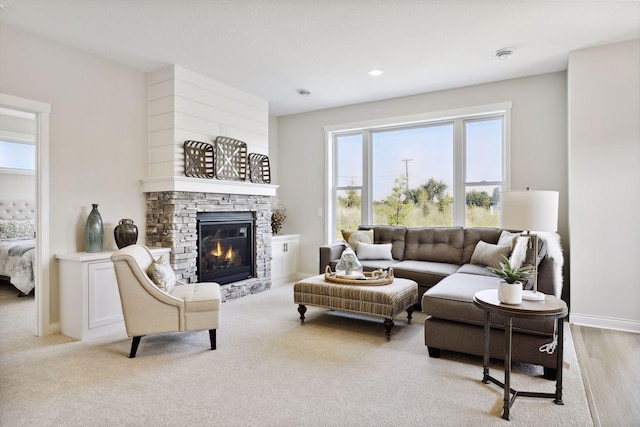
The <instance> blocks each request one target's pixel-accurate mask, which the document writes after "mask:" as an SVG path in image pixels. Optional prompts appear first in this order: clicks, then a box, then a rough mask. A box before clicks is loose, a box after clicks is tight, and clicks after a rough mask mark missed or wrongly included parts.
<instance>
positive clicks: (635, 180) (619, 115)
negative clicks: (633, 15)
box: [568, 40, 640, 332]
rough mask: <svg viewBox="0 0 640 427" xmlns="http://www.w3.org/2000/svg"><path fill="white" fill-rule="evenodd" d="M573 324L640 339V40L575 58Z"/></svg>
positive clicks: (571, 188)
mask: <svg viewBox="0 0 640 427" xmlns="http://www.w3.org/2000/svg"><path fill="white" fill-rule="evenodd" d="M568 87H569V135H570V139H569V153H570V154H569V191H570V206H569V208H570V216H569V220H570V225H571V227H570V234H571V247H572V248H573V250H572V262H571V277H572V279H573V283H575V286H574V287H573V288H572V292H571V295H572V297H571V301H572V304H571V316H570V318H571V321H572V322H574V323H577V324H584V325H591V326H599V327H607V328H614V329H626V330H632V331H636V332H640V278H639V277H638V272H637V268H636V266H637V264H638V261H639V260H640V244H639V241H638V240H639V239H640V217H639V215H638V213H639V212H640V40H632V41H628V42H624V43H617V44H612V45H608V46H601V47H595V48H590V49H583V50H579V51H576V52H572V53H571V55H570V57H569V70H568Z"/></svg>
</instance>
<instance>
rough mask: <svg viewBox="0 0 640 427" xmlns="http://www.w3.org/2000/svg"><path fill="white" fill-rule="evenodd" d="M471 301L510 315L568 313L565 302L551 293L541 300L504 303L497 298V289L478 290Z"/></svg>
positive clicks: (551, 315) (559, 314)
mask: <svg viewBox="0 0 640 427" xmlns="http://www.w3.org/2000/svg"><path fill="white" fill-rule="evenodd" d="M473 303H474V304H475V305H476V306H478V307H480V308H481V309H483V310H485V311H489V312H491V313H500V314H503V315H506V316H511V317H538V316H541V317H551V318H558V317H564V316H566V315H567V313H568V308H567V303H565V302H564V301H563V300H561V299H560V298H556V297H554V296H553V295H546V294H545V298H544V300H542V301H529V300H522V303H520V304H505V303H501V302H500V300H498V290H497V289H486V290H483V291H478V292H476V294H475V295H474V296H473Z"/></svg>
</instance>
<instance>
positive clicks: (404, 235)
mask: <svg viewBox="0 0 640 427" xmlns="http://www.w3.org/2000/svg"><path fill="white" fill-rule="evenodd" d="M371 233H372V234H371ZM365 234H366V235H368V237H367V236H366V235H365ZM346 235H347V236H349V235H350V234H349V233H347V234H346ZM354 236H358V237H357V238H356V239H354V238H353V237H354ZM518 237H519V232H518V231H517V230H502V229H499V228H463V227H425V228H412V227H402V226H365V225H361V226H360V227H359V228H358V230H357V231H354V232H353V235H351V237H350V239H349V240H351V242H350V243H351V244H353V246H354V247H355V248H356V253H357V254H358V252H360V253H359V254H358V258H359V260H360V262H361V263H362V265H363V268H364V270H365V271H372V270H376V269H379V268H383V269H387V268H389V267H393V271H394V276H395V277H401V278H406V279H411V280H414V281H415V282H417V283H418V290H419V297H420V299H421V303H422V311H423V312H425V313H426V314H427V318H426V320H425V328H424V335H425V345H426V346H427V347H428V351H429V355H430V356H431V357H440V353H441V350H449V351H455V352H461V353H467V354H474V355H478V356H480V355H482V354H483V348H484V347H483V319H484V317H483V316H484V312H483V311H482V310H481V309H479V308H477V307H476V306H474V304H473V295H474V294H475V293H476V292H477V291H479V290H483V289H495V288H497V284H498V281H499V280H498V278H497V277H496V276H495V275H493V274H492V273H490V272H489V271H488V270H487V268H486V266H487V264H486V263H487V262H489V263H495V262H496V259H499V258H497V257H498V255H499V254H505V253H506V254H507V256H513V255H514V254H511V252H512V250H513V248H514V245H515V243H516V242H517V239H518ZM541 237H543V238H542V239H541V242H540V243H541V244H540V245H539V248H540V249H539V251H538V256H539V257H538V261H539V265H538V290H539V291H541V292H544V293H546V294H550V295H555V296H558V297H559V296H560V294H561V290H562V275H561V274H560V271H561V268H562V262H563V260H562V250H561V248H560V242H559V238H558V237H557V235H556V234H555V233H551V234H550V233H545V234H544V235H542V236H541ZM367 238H369V239H371V242H370V243H369V244H367V242H366V240H367ZM479 242H482V243H479ZM505 242H508V243H505ZM498 243H500V245H498ZM347 245H348V243H347V242H337V243H334V244H330V245H325V246H321V247H320V264H319V271H320V273H323V272H324V270H325V268H326V266H327V265H329V266H331V268H332V270H335V266H336V263H337V262H338V261H339V259H340V255H341V254H342V251H343V250H344V249H345V248H346V247H347ZM504 246H509V247H508V248H505V247H504ZM476 247H478V249H477V250H476ZM358 248H360V249H362V250H361V251H358V250H357V249H358ZM365 249H366V250H365ZM526 251H527V252H526V260H525V261H524V262H525V263H533V262H534V259H535V257H534V254H533V251H532V250H531V249H526ZM487 253H489V256H487ZM361 255H362V256H361ZM531 286H532V280H530V281H529V283H527V285H526V287H528V288H530V287H531ZM554 323H555V322H554V321H553V320H548V321H538V320H529V319H514V328H513V341H512V342H513V345H512V347H513V355H512V360H513V361H516V362H523V363H531V364H536V365H541V366H543V367H544V368H545V370H544V371H545V376H546V377H550V378H555V369H556V368H557V366H556V358H555V355H554V354H549V353H547V352H542V351H540V347H541V346H543V345H544V344H548V343H549V342H551V341H552V340H553V336H554ZM503 324H504V319H501V318H499V317H497V316H492V332H491V333H492V336H491V349H490V352H491V357H492V358H497V359H502V358H503V355H504V339H503V337H504V328H503Z"/></svg>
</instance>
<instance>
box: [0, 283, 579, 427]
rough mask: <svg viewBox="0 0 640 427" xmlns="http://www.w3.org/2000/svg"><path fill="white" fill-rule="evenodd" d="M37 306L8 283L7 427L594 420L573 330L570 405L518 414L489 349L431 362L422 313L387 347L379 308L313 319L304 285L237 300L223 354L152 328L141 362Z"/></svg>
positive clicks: (0, 412)
mask: <svg viewBox="0 0 640 427" xmlns="http://www.w3.org/2000/svg"><path fill="white" fill-rule="evenodd" d="M3 288H4V287H3ZM34 311H35V310H34V307H33V299H32V298H31V299H25V298H21V299H18V298H15V294H11V292H10V291H9V290H8V288H4V289H0V332H1V341H2V343H1V344H0V345H1V347H0V425H2V426H22V425H24V426H27V425H28V426H34V425H37V426H49V425H51V426H53V425H65V426H76V425H77V426H109V425H111V426H116V425H117V426H129V425H131V426H146V425H154V426H157V425H161V426H164V425H167V426H169V425H171V426H175V425H188V426H202V425H207V426H367V427H368V426H412V425H415V426H417V425H433V426H460V425H474V426H506V425H511V426H544V427H549V426H589V425H592V422H591V417H590V415H589V409H588V406H587V401H586V397H585V392H584V388H583V385H582V379H581V377H580V371H579V369H578V365H577V359H576V354H575V349H574V346H573V342H572V341H571V334H570V330H569V328H567V329H566V334H565V337H566V342H565V360H566V362H567V363H568V365H569V368H568V369H566V370H565V373H564V380H565V382H564V396H563V397H564V403H565V404H564V406H558V405H555V404H554V403H553V402H552V401H551V400H550V399H532V398H523V397H520V398H518V399H517V400H516V402H515V404H514V406H513V408H512V421H511V422H510V423H509V422H507V421H505V420H502V419H501V418H500V414H501V408H502V390H501V389H500V388H498V387H497V386H495V385H487V384H483V383H482V382H481V377H482V360H481V358H477V357H470V356H464V355H458V354H453V353H446V352H443V357H442V358H440V359H431V358H429V356H428V355H427V351H426V348H425V346H424V338H423V328H424V314H422V313H415V314H414V322H413V323H412V324H411V325H407V324H406V322H405V320H406V318H405V317H404V315H401V316H400V317H399V318H398V319H396V326H395V327H394V331H393V332H394V334H393V336H392V338H391V341H390V342H388V343H387V342H385V339H384V327H383V326H382V324H381V322H380V321H379V320H377V319H373V318H364V317H358V316H352V315H345V314H340V313H337V312H331V311H327V310H324V309H320V308H315V307H309V309H308V311H307V320H306V324H305V325H300V321H299V317H298V312H297V310H296V305H295V304H294V303H293V295H292V285H281V286H277V287H275V288H273V289H272V290H269V291H266V292H262V293H260V294H257V295H251V296H248V297H245V298H242V299H240V300H234V301H229V302H226V303H224V304H223V305H222V311H221V321H222V325H221V328H220V329H219V331H218V349H217V350H215V351H211V350H208V345H209V338H208V334H207V332H193V333H183V334H169V335H162V336H150V337H145V338H143V339H142V341H141V344H140V348H139V350H138V357H136V358H135V359H128V358H127V356H128V352H129V348H130V345H131V341H130V339H129V338H127V337H126V334H125V333H124V331H123V332H122V333H120V334H114V335H111V336H107V337H103V338H100V339H96V340H93V341H90V342H78V341H73V340H72V339H69V338H66V337H64V336H62V335H57V336H52V337H44V338H37V337H34V336H33V334H32V331H33V326H34ZM492 368H493V369H492V375H494V376H496V377H497V378H501V377H502V371H501V370H500V363H499V362H496V363H495V364H494V365H492ZM531 371H533V372H531ZM532 373H533V375H531V374H532ZM541 374H542V370H541V369H539V370H538V369H533V370H531V366H529V365H516V366H515V367H514V375H513V376H512V385H513V387H514V388H515V389H518V390H528V391H542V392H553V390H554V384H555V383H554V382H552V381H547V380H544V379H542V378H541V377H540V376H541Z"/></svg>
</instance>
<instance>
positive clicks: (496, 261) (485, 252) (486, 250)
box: [471, 240, 511, 268]
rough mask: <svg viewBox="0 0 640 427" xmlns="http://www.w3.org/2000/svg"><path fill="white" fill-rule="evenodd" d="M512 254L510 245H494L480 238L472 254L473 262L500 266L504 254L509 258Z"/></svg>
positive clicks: (494, 266) (495, 266)
mask: <svg viewBox="0 0 640 427" xmlns="http://www.w3.org/2000/svg"><path fill="white" fill-rule="evenodd" d="M510 254H511V247H510V246H499V245H492V244H491V243H487V242H484V241H482V240H480V241H479V242H478V244H477V245H476V248H475V249H474V250H473V255H471V264H476V265H486V266H488V267H493V268H500V261H502V255H504V256H506V257H507V258H508V257H509V255H510Z"/></svg>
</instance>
